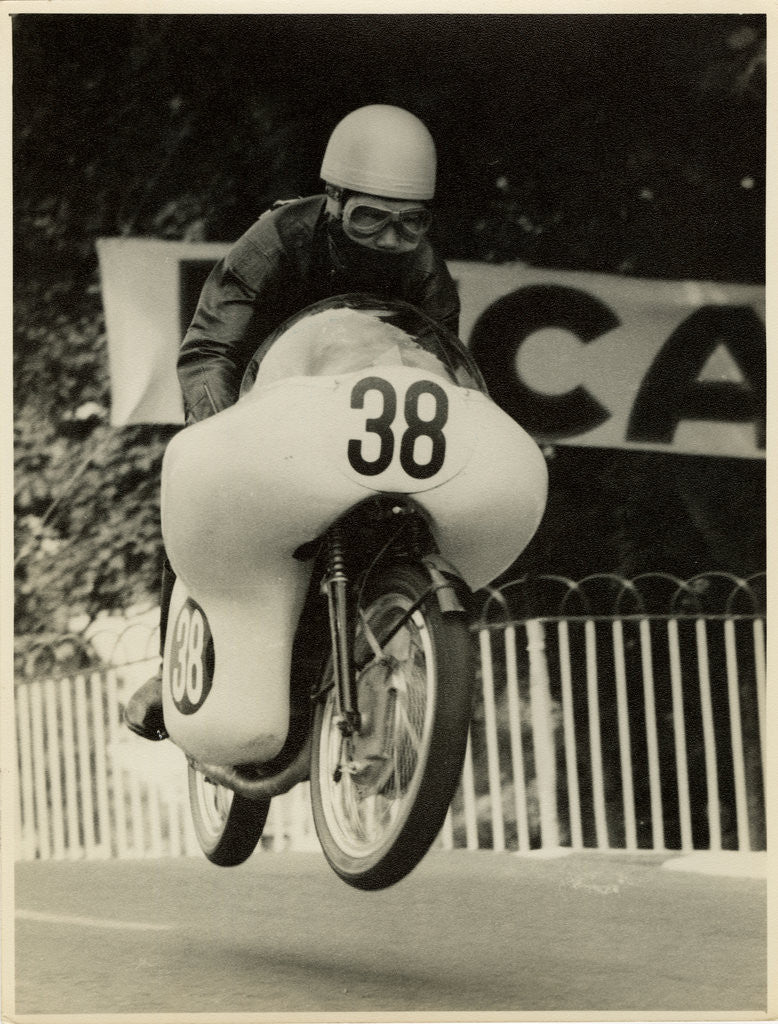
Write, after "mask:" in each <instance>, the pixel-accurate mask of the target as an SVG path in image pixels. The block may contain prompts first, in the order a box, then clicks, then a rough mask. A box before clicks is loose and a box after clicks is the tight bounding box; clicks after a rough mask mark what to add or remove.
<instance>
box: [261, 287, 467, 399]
mask: <svg viewBox="0 0 778 1024" xmlns="http://www.w3.org/2000/svg"><path fill="white" fill-rule="evenodd" d="M390 365H403V366H416V367H419V368H420V369H423V370H424V371H425V373H430V374H434V375H436V376H438V377H443V378H444V379H445V380H448V381H449V382H450V383H452V384H457V385H459V386H460V387H464V388H473V389H475V390H477V391H483V392H486V385H485V384H484V381H483V378H482V376H481V373H480V371H479V370H478V367H477V366H476V364H475V363H474V361H473V359H472V358H471V356H470V354H469V353H468V351H467V349H466V348H465V347H464V345H463V344H462V342H461V341H459V339H458V338H457V337H456V335H454V334H453V333H451V332H450V331H448V330H447V329H446V328H445V327H442V326H441V325H440V324H438V323H436V322H435V321H434V320H431V319H430V318H429V317H428V316H426V315H425V314H424V313H422V312H421V311H420V310H418V309H416V307H415V306H411V305H409V304H408V303H406V302H399V301H392V302H383V301H380V300H377V299H375V298H372V297H371V296H368V295H339V296H336V297H334V298H331V299H325V300H324V301H323V302H318V303H316V304H315V305H313V306H309V307H308V308H307V309H304V310H303V311H302V312H301V313H298V314H297V315H296V316H294V317H292V318H291V319H290V320H287V321H286V322H285V323H284V324H282V325H281V326H280V327H279V328H278V329H277V330H276V331H274V332H273V334H271V335H270V337H269V338H267V340H266V341H265V342H264V343H263V344H262V345H261V346H260V348H259V349H258V351H257V353H256V354H255V356H254V358H253V359H252V360H251V363H250V364H249V366H248V368H247V370H246V373H245V376H244V378H243V384H242V387H241V394H245V392H246V391H248V390H249V389H250V388H251V387H253V385H254V383H255V382H256V383H257V385H259V386H262V385H266V384H272V383H275V382H276V381H278V380H283V379H284V378H286V377H297V376H304V377H321V376H335V375H338V374H344V373H353V372H356V371H358V370H363V369H368V368H373V367H379V366H390Z"/></svg>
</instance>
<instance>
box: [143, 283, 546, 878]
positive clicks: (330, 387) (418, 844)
mask: <svg viewBox="0 0 778 1024" xmlns="http://www.w3.org/2000/svg"><path fill="white" fill-rule="evenodd" d="M546 490H547V474H546V466H545V462H544V459H543V456H542V454H541V452H540V451H539V449H538V447H537V446H536V444H535V443H534V441H533V440H532V439H531V438H530V437H529V435H528V434H527V433H526V432H525V431H524V430H523V429H522V428H521V427H520V426H519V425H518V424H517V423H516V422H515V421H514V420H513V419H511V418H510V417H509V416H508V415H507V414H506V413H504V412H503V411H502V410H501V409H500V408H499V407H498V406H497V405H496V404H495V403H494V402H492V401H491V399H490V398H489V396H488V394H487V391H486V387H485V384H484V382H483V379H482V377H481V374H480V372H479V370H478V368H477V366H476V365H475V363H474V362H473V360H472V359H471V357H470V355H469V353H468V351H467V349H466V348H465V347H464V346H463V345H462V343H461V342H460V341H459V340H458V339H457V338H456V337H455V336H454V335H453V334H451V333H450V332H449V331H447V330H446V329H445V328H443V327H441V326H440V325H438V324H436V323H435V322H433V321H432V320H431V319H429V318H428V317H427V316H425V315H424V314H422V313H421V312H420V311H419V310H417V309H416V308H415V307H413V306H410V305H408V304H406V303H403V302H395V301H392V302H384V301H379V300H376V299H374V298H371V297H370V296H367V295H345V296H338V297H336V298H333V299H327V300H324V301H323V302H320V303H317V304H316V305H313V306H310V307H308V308H307V309H305V310H303V311H302V312H301V313H299V314H298V315H296V316H295V317H293V318H291V319H290V320H288V321H287V322H286V323H284V324H283V325H282V326H281V327H280V328H279V329H278V330H277V331H275V332H274V333H273V334H272V335H271V336H270V337H269V338H268V339H267V340H266V341H265V342H264V343H263V344H262V345H261V346H260V348H259V350H258V351H257V353H256V355H255V356H254V358H253V360H252V361H251V363H250V365H249V367H248V369H247V371H246V374H245V376H244V379H243V383H242V386H241V395H240V398H239V400H238V402H237V403H236V404H235V405H233V406H232V407H230V408H229V409H226V410H225V411H223V412H220V413H218V414H217V415H215V416H213V417H211V418H210V419H207V420H204V421H202V422H200V423H197V424H194V425H192V426H190V427H188V428H187V429H186V430H184V431H181V432H180V433H179V434H177V435H176V436H175V437H174V438H173V440H172V441H171V443H170V445H169V446H168V449H167V451H166V453H165V458H164V462H163V472H162V532H163V537H164V542H165V548H166V551H167V554H168V557H169V558H170V561H171V563H172V565H173V568H174V569H175V571H176V575H177V580H176V584H175V588H174V591H173V595H172V600H171V605H170V611H169V616H168V629H167V635H166V643H165V651H164V657H163V707H164V715H165V723H166V726H167V730H168V733H169V736H170V738H171V739H172V740H173V742H174V743H176V744H177V745H178V746H179V747H181V749H182V750H183V751H184V753H185V754H186V757H187V759H188V779H189V796H190V806H191V812H192V818H193V822H194V827H195V832H196V834H197V837H198V840H199V843H200V846H201V848H202V850H203V852H204V853H205V855H206V857H208V859H209V860H211V861H212V862H213V863H215V864H219V865H224V866H227V865H235V864H240V863H242V862H243V861H245V860H246V859H247V858H248V857H249V856H250V855H251V853H252V852H253V850H254V849H255V847H256V845H257V843H258V841H259V839H260V837H261V835H262V830H263V828H264V825H265V821H266V819H267V814H268V809H269V807H270V803H271V800H272V799H273V798H274V797H276V796H278V795H280V794H281V793H284V792H287V791H289V790H290V789H291V788H292V787H293V786H295V785H297V784H298V783H301V782H305V781H307V780H308V779H310V798H311V804H312V812H313V819H314V824H315V828H316V832H317V835H318V839H319V842H320V845H321V848H322V850H323V852H324V855H325V857H326V859H327V861H328V862H329V864H330V866H331V867H332V868H333V869H334V871H335V872H336V873H337V874H338V875H339V876H340V877H341V878H342V879H343V880H344V881H345V882H347V883H349V884H350V885H352V886H355V887H357V888H360V889H367V890H372V889H381V888H384V887H386V886H389V885H392V884H394V883H395V882H397V881H399V880H400V879H401V878H403V877H404V876H405V875H407V874H408V873H409V872H410V871H411V870H412V869H413V868H414V867H415V866H416V865H417V864H418V863H419V861H420V860H421V859H422V858H423V857H424V855H425V854H426V852H427V851H428V849H429V848H430V846H431V845H432V843H433V842H434V840H435V838H436V836H437V834H438V832H439V830H440V828H441V826H442V824H443V821H444V819H445V816H446V813H447V810H448V806H449V804H450V802H451V799H452V797H453V795H454V792H455V790H456V787H457V785H458V782H459V777H460V773H461V769H462V764H463V760H464V755H465V749H466V743H467V735H468V728H469V721H470V716H471V709H472V702H473V680H474V663H473V658H472V640H471V632H470V614H469V612H468V608H469V607H470V606H471V604H472V594H473V592H474V591H476V590H477V589H479V588H481V587H483V586H485V585H486V584H488V583H489V582H491V581H492V580H493V579H495V578H496V577H497V576H498V575H499V574H500V573H501V572H503V571H504V570H505V569H506V568H507V567H508V566H510V565H511V564H512V563H513V562H514V560H515V559H516V557H517V556H518V555H519V554H520V553H521V552H522V550H523V549H524V548H525V547H526V545H527V544H528V543H529V541H530V539H531V538H532V536H533V534H534V533H535V531H536V529H537V527H538V525H539V523H540V520H541V517H542V514H543V511H544V507H545V500H546Z"/></svg>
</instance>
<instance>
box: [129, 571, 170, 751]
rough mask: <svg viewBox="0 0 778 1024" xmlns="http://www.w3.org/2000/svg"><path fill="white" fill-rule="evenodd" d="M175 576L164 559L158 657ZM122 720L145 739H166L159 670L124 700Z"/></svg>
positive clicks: (162, 646)
mask: <svg viewBox="0 0 778 1024" xmlns="http://www.w3.org/2000/svg"><path fill="white" fill-rule="evenodd" d="M175 582H176V576H175V573H174V572H173V568H172V566H171V565H170V562H168V560H167V558H166V559H165V563H164V565H163V566H162V585H161V591H162V592H161V595H160V602H159V653H160V658H161V657H162V654H163V652H164V650H165V634H166V632H167V616H168V609H169V607H170V597H171V595H172V593H173V584H174V583H175ZM124 722H125V725H126V726H127V728H128V729H130V730H131V731H132V732H134V733H136V734H137V735H138V736H142V737H143V738H144V739H145V740H164V739H167V735H168V732H167V729H166V728H165V718H164V716H163V713H162V669H161V668H160V669H159V671H158V672H157V674H156V675H154V676H152V677H151V679H148V680H147V681H146V682H145V683H144V684H143V686H141V687H140V689H138V690H136V691H135V693H134V694H133V695H132V697H130V699H129V700H128V701H127V706H126V707H125V709H124Z"/></svg>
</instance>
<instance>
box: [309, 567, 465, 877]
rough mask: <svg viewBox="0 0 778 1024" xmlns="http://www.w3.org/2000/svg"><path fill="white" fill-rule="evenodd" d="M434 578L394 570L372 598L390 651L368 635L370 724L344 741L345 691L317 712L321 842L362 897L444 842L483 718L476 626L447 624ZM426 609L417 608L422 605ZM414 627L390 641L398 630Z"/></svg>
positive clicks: (358, 654)
mask: <svg viewBox="0 0 778 1024" xmlns="http://www.w3.org/2000/svg"><path fill="white" fill-rule="evenodd" d="M429 591H430V581H429V577H428V576H427V574H426V573H424V572H423V571H422V570H421V569H417V568H415V567H412V566H395V567H390V568H388V569H386V570H384V572H383V573H381V574H379V575H378V577H377V578H376V579H375V580H374V581H373V583H372V585H371V586H370V589H369V591H368V593H367V594H366V595H365V599H364V608H365V616H366V619H367V622H368V624H369V627H370V631H372V634H373V640H374V641H375V640H377V641H378V644H379V645H381V646H382V654H383V657H381V658H373V659H372V660H371V653H372V652H373V650H374V649H373V645H372V644H371V642H370V637H369V635H368V632H367V631H366V629H365V627H364V625H363V624H361V623H360V624H359V625H358V627H357V637H356V640H355V661H356V663H357V665H359V664H365V663H367V664H366V667H365V668H363V669H362V671H361V672H359V674H358V679H357V695H358V702H359V711H360V716H361V721H362V725H361V727H360V730H359V732H358V733H355V734H354V735H353V736H351V737H348V738H344V737H343V736H342V734H341V731H340V729H339V727H338V723H337V720H336V718H337V709H336V702H335V693H334V689H333V688H332V687H330V688H329V690H328V692H327V693H326V695H325V697H323V698H322V701H321V702H320V703H319V704H318V705H317V708H316V716H315V720H314V728H313V749H312V755H311V800H312V806H313V818H314V823H315V826H316V832H317V834H318V836H319V841H320V843H321V846H322V849H323V851H324V855H325V857H326V858H327V860H328V862H329V864H330V866H331V867H332V868H333V870H334V871H335V872H336V874H338V875H339V876H340V877H341V878H342V879H343V880H344V881H345V882H347V883H348V884H349V885H352V886H354V887H355V888H358V889H367V890H373V889H383V888H386V887H387V886H390V885H393V884H394V883H396V882H398V881H400V879H402V878H404V877H405V876H406V875H407V874H408V873H409V872H410V871H412V870H413V868H414V867H415V866H416V865H417V864H418V863H419V861H420V860H421V859H422V858H423V857H424V855H425V854H426V853H427V851H428V850H429V848H430V846H431V845H432V843H433V842H434V841H435V838H436V836H437V835H438V832H439V831H440V829H441V826H442V825H443V821H444V819H445V817H446V812H447V810H448V806H449V804H450V802H451V799H452V798H453V796H454V793H455V791H456V788H457V785H458V783H459V778H460V774H461V770H462V763H463V760H464V755H465V747H466V744H467V734H468V728H469V724H470V717H471V712H472V700H473V697H472V694H473V661H472V645H471V640H470V632H469V629H468V624H467V620H466V618H465V616H464V615H462V614H461V613H447V614H443V613H442V612H441V610H440V607H439V605H438V602H437V599H436V597H435V594H434V593H429V597H428V599H427V600H423V597H424V595H425V594H427V593H428V592H429ZM420 599H421V603H420V604H419V607H418V608H415V610H412V609H414V606H415V605H416V603H417V602H419V601H420ZM401 619H405V622H404V625H403V626H402V627H401V628H400V630H399V631H398V632H397V633H396V634H395V635H394V636H392V637H391V638H390V639H389V640H388V642H385V641H384V638H385V637H387V636H388V635H389V634H390V631H391V630H392V629H393V627H394V626H395V624H396V623H397V622H398V621H399V620H401Z"/></svg>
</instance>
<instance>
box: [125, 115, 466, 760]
mask: <svg viewBox="0 0 778 1024" xmlns="http://www.w3.org/2000/svg"><path fill="white" fill-rule="evenodd" d="M435 175H436V153H435V144H434V142H433V139H432V136H431V135H430V133H429V131H428V130H427V128H426V126H425V125H424V124H423V123H422V122H421V121H420V120H419V119H418V118H417V117H415V116H414V115H413V114H411V113H409V112H408V111H406V110H403V109H401V108H400V107H395V106H388V105H384V104H372V105H370V106H366V107H361V108H359V109H358V110H355V111H353V112H352V113H350V114H348V115H347V116H346V117H345V118H343V120H342V121H340V122H339V123H338V124H337V125H336V127H335V129H334V130H333V132H332V134H331V136H330V139H329V142H328V143H327V147H326V149H325V152H324V158H323V161H322V166H321V178H322V179H323V181H324V183H325V192H324V194H323V195H315V196H309V197H306V198H301V199H294V200H288V201H284V202H281V203H276V204H275V205H274V206H273V207H272V208H271V209H270V210H268V211H266V212H265V213H264V214H262V216H261V217H260V218H259V220H257V221H256V222H255V223H254V224H253V225H252V226H251V227H250V228H249V229H248V231H247V232H246V233H245V234H244V235H243V236H242V237H241V238H240V239H239V240H238V241H237V242H236V243H235V244H234V245H233V246H232V247H231V249H230V250H229V251H228V253H227V254H226V255H225V256H224V257H223V258H222V259H221V260H219V262H218V263H217V264H216V265H215V266H214V268H213V270H212V271H211V273H210V275H209V277H208V279H207V281H206V282H205V285H204V286H203V290H202V292H201V295H200V300H199V303H198V306H197V309H196V311H195V314H194V317H193V319H192V322H191V324H190V327H189V329H188V331H187V333H186V335H185V337H184V340H183V342H182V344H181V348H180V351H179V356H178V377H179V382H180V385H181V390H182V393H183V398H184V409H185V412H186V422H187V424H190V423H196V422H198V421H200V420H203V419H206V418H207V417H208V416H212V415H214V414H215V413H217V412H220V411H222V410H223V409H226V408H228V407H229V406H230V405H232V404H234V403H235V402H236V401H237V399H238V394H239V391H240V384H241V379H242V377H243V373H244V371H245V369H246V367H247V365H248V363H249V361H250V360H251V358H252V356H253V355H254V353H255V351H256V349H257V348H258V347H259V344H260V343H261V341H262V340H263V339H264V338H265V337H267V336H268V335H269V334H270V333H271V331H273V330H274V329H275V328H276V327H278V326H279V325H280V324H282V323H283V322H284V321H285V320H286V319H287V318H288V317H290V316H292V315H293V314H295V313H297V312H299V311H300V310H302V309H304V308H305V307H306V306H309V305H311V304H312V303H314V302H318V301H320V300H321V299H325V298H330V297H332V296H334V295H340V294H343V293H345V292H357V291H358V292H368V293H370V294H372V295H375V296H377V297H378V298H383V299H402V300H405V301H406V302H410V303H412V304H413V305H415V306H417V307H419V308H420V309H421V310H422V311H423V312H425V313H426V314H427V315H428V316H430V317H432V319H434V320H437V321H438V322H440V323H442V324H443V325H444V326H446V327H448V328H449V330H451V331H453V332H454V333H455V334H456V333H458V329H459V298H458V295H457V291H456V287H455V285H454V282H453V280H452V279H451V276H450V274H449V272H448V270H447V268H446V265H445V263H444V262H443V260H442V259H441V258H440V256H438V254H437V253H436V252H435V250H434V249H433V247H432V245H431V244H430V242H429V240H428V238H427V230H428V228H429V225H430V219H431V218H430V211H429V208H428V205H427V204H428V202H429V200H431V199H432V197H433V195H434V192H435ZM174 582H175V576H174V573H173V570H172V568H171V566H170V564H169V563H168V562H167V561H166V562H165V567H164V569H163V574H162V594H161V601H160V651H161V652H162V651H163V650H164V643H165V632H166V627H167V609H168V605H169V601H170V595H171V593H172V589H173V583H174ZM125 722H126V724H127V726H128V727H129V728H130V729H131V730H132V731H133V732H135V733H137V734H138V735H139V736H142V737H144V738H145V739H150V740H160V739H165V738H166V736H167V731H166V729H165V723H164V718H163V714H162V676H161V672H160V673H158V674H157V675H155V676H154V677H152V678H151V679H150V680H148V682H146V683H144V684H143V686H141V688H140V689H139V690H138V691H137V692H136V693H135V694H134V695H133V696H132V697H131V698H130V700H129V701H128V703H127V706H126V708H125Z"/></svg>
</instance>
